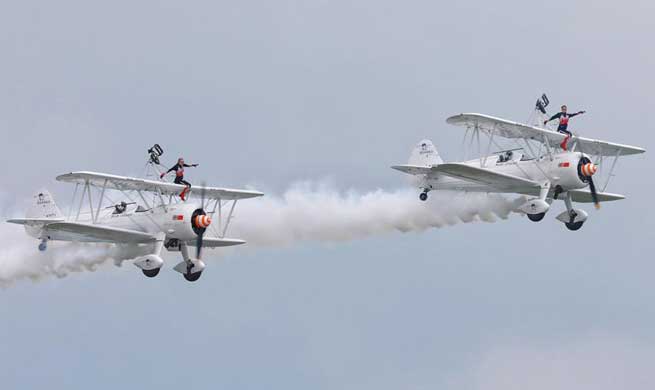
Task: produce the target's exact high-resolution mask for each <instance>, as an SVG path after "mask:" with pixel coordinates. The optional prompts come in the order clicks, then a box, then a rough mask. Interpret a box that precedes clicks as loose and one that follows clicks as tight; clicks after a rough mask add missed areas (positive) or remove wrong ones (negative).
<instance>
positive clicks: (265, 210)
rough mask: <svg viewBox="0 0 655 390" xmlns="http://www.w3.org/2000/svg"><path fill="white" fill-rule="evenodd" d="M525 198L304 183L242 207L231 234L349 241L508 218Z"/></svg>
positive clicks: (272, 240)
mask: <svg viewBox="0 0 655 390" xmlns="http://www.w3.org/2000/svg"><path fill="white" fill-rule="evenodd" d="M523 202H525V199H523V198H522V197H519V198H518V199H516V200H513V201H512V200H508V199H507V198H505V197H503V196H501V195H490V194H474V193H460V192H433V193H430V197H429V198H428V200H427V201H426V202H421V201H420V200H419V199H418V193H417V191H416V190H415V189H403V190H397V191H391V192H389V191H384V190H376V191H372V192H366V193H359V192H356V191H349V192H346V193H341V192H339V191H337V190H334V189H332V188H330V187H329V186H326V185H316V184H312V183H303V184H299V185H296V186H294V187H292V188H291V189H289V190H288V191H286V192H285V193H284V194H283V195H282V196H268V195H267V196H264V197H263V198H257V199H254V200H247V201H244V202H243V204H240V205H239V206H237V211H236V212H235V219H234V222H233V225H232V228H231V234H229V235H231V236H235V237H240V238H243V239H245V240H247V241H248V244H247V245H248V246H256V247H266V246H284V245H291V244H293V243H294V242H299V241H323V242H324V241H332V242H338V241H348V240H355V239H360V238H364V237H369V236H373V235H379V234H385V233H391V232H403V233H406V232H412V231H423V230H426V229H430V228H440V227H443V226H448V225H454V224H458V223H469V222H476V221H483V222H495V221H497V220H498V219H506V218H507V217H508V216H509V214H510V213H511V212H512V211H514V210H516V208H517V207H518V206H519V205H520V204H521V203H523Z"/></svg>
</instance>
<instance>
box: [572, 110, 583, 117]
mask: <svg viewBox="0 0 655 390" xmlns="http://www.w3.org/2000/svg"><path fill="white" fill-rule="evenodd" d="M584 113H585V112H584V111H578V112H576V113H575V114H569V118H573V117H574V116H576V115H580V114H584Z"/></svg>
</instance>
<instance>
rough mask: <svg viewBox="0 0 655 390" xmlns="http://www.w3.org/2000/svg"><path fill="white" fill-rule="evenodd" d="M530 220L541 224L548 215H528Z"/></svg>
mask: <svg viewBox="0 0 655 390" xmlns="http://www.w3.org/2000/svg"><path fill="white" fill-rule="evenodd" d="M527 216H528V219H529V220H530V221H532V222H539V221H541V220H542V219H544V217H545V216H546V213H538V214H527Z"/></svg>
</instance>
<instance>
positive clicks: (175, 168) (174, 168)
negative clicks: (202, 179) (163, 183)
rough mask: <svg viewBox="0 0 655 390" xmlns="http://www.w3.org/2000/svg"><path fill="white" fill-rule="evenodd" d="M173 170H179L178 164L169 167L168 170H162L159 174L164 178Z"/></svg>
mask: <svg viewBox="0 0 655 390" xmlns="http://www.w3.org/2000/svg"><path fill="white" fill-rule="evenodd" d="M172 171H177V164H175V165H173V167H171V169H169V170H168V171H166V172H162V174H161V175H159V177H160V178H162V179H163V178H164V176H166V174H167V173H168V172H172Z"/></svg>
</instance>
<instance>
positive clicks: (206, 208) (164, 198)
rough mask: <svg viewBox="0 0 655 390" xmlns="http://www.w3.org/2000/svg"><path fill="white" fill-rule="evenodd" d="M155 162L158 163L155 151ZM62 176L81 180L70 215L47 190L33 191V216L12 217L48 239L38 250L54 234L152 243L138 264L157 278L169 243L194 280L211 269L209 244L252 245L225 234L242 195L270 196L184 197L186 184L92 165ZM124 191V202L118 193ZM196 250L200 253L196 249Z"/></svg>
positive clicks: (196, 189)
mask: <svg viewBox="0 0 655 390" xmlns="http://www.w3.org/2000/svg"><path fill="white" fill-rule="evenodd" d="M155 157H158V156H155ZM156 160H157V161H156V164H159V161H158V159H156ZM150 163H151V164H153V166H154V163H155V161H153V159H152V156H151V161H150ZM153 176H154V177H157V178H158V175H153ZM56 179H57V180H58V181H60V182H64V183H70V184H75V189H74V191H73V199H72V201H71V207H70V210H69V212H68V215H67V216H64V215H63V214H62V212H61V210H60V209H59V207H57V205H56V204H55V202H54V200H53V198H52V196H51V194H50V193H49V192H48V191H46V190H42V191H40V192H38V193H37V194H36V195H35V196H34V200H33V204H32V206H31V207H30V209H29V210H28V211H27V213H26V218H19V219H10V220H8V221H7V222H11V223H16V224H21V225H24V227H25V230H26V232H27V233H28V234H29V235H31V236H33V237H35V238H37V239H39V240H40V241H41V242H40V243H39V245H38V248H39V250H41V251H45V250H46V248H47V243H48V241H51V240H52V241H54V240H59V241H74V242H89V243H111V244H117V245H128V246H143V247H147V248H152V251H151V253H149V254H147V255H145V256H141V257H138V258H136V259H135V261H134V265H135V266H137V267H138V268H140V269H141V270H142V271H143V274H144V275H146V276H147V277H155V276H157V274H159V271H160V270H161V268H162V266H163V265H164V260H163V259H162V257H161V252H162V250H163V248H166V249H167V250H168V251H174V252H180V253H181V255H182V261H181V262H180V263H179V264H177V265H176V266H175V267H174V269H175V270H176V271H178V272H180V273H181V274H183V275H184V278H185V279H186V280H188V281H196V280H198V279H199V278H200V275H201V274H202V272H203V270H204V269H205V263H204V262H203V261H202V260H201V258H202V250H203V248H218V247H227V246H233V245H241V244H244V243H245V241H244V240H240V239H236V238H229V237H227V236H226V233H227V230H228V226H229V224H230V221H231V219H232V217H233V213H234V209H235V207H236V204H237V201H239V200H241V199H248V198H254V197H259V196H262V195H263V193H261V192H258V191H250V190H235V189H226V188H217V187H207V186H193V188H192V190H191V196H190V197H189V198H187V199H186V200H185V201H182V200H181V199H179V196H178V194H179V193H180V192H181V191H182V190H183V189H184V188H185V186H184V185H181V184H174V183H168V182H164V181H160V180H150V179H143V178H136V177H124V176H117V175H111V174H106V173H96V172H86V171H80V172H71V173H67V174H63V175H60V176H57V178H56ZM117 193H118V194H119V195H120V196H121V198H120V201H118V199H116V198H114V194H117ZM207 233H209V234H207ZM148 245H149V246H148ZM191 248H195V253H194V252H193V251H192V252H191V253H190V249H191ZM194 254H195V255H194Z"/></svg>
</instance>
